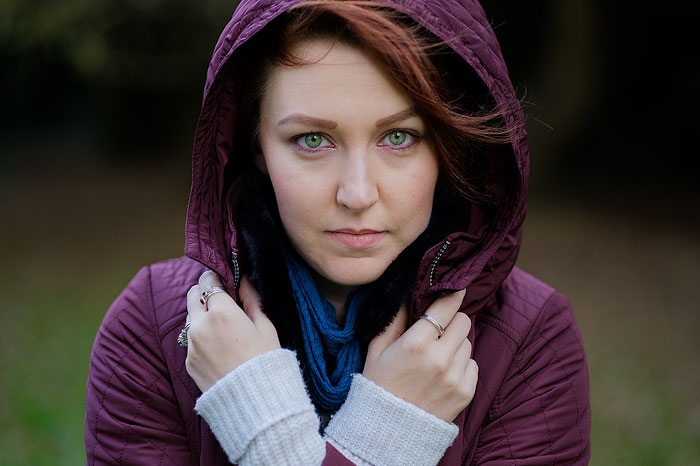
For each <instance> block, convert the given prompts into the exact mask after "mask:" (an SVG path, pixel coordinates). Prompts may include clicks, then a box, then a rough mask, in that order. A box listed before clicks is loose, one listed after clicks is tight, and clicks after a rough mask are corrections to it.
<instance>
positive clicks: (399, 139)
mask: <svg viewBox="0 0 700 466" xmlns="http://www.w3.org/2000/svg"><path fill="white" fill-rule="evenodd" d="M406 139H408V134H406V132H405V131H392V132H391V133H389V134H388V135H387V140H388V141H389V143H390V144H393V145H395V146H398V145H401V144H403V143H405V142H406Z"/></svg>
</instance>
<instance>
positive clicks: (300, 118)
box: [277, 113, 338, 129]
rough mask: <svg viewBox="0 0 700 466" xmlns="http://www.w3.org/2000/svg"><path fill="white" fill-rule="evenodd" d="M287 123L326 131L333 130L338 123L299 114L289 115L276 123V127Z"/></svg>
mask: <svg viewBox="0 0 700 466" xmlns="http://www.w3.org/2000/svg"><path fill="white" fill-rule="evenodd" d="M287 123H304V124H307V125H313V126H319V127H321V128H327V129H335V128H337V127H338V123H336V122H335V121H332V120H324V119H323V118H315V117H311V116H308V115H303V114H301V113H292V114H291V115H288V116H286V117H284V118H282V119H281V120H280V121H279V122H277V126H282V125H286V124H287Z"/></svg>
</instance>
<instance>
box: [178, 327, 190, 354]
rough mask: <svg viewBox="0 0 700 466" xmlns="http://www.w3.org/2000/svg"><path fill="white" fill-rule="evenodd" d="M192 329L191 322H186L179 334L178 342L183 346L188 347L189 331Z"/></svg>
mask: <svg viewBox="0 0 700 466" xmlns="http://www.w3.org/2000/svg"><path fill="white" fill-rule="evenodd" d="M189 329H190V322H187V323H185V326H184V327H183V328H182V330H180V333H179V334H178V336H177V344H178V345H180V346H182V347H183V348H187V343H188V341H187V331H188V330H189Z"/></svg>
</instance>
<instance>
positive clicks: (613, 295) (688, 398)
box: [0, 154, 700, 466]
mask: <svg viewBox="0 0 700 466" xmlns="http://www.w3.org/2000/svg"><path fill="white" fill-rule="evenodd" d="M27 156H28V157H29V159H31V154H27ZM177 160H180V159H179V158H178V159H177ZM77 162H79V163H76V161H75V160H73V161H70V160H69V161H66V160H63V161H60V162H58V163H55V164H53V165H51V164H49V165H45V166H43V167H32V166H25V167H24V171H23V172H20V171H16V172H14V176H12V177H10V176H2V178H1V179H0V194H1V196H0V216H1V218H3V219H5V220H4V224H3V226H2V228H1V229H0V264H2V267H0V298H1V301H0V302H2V307H1V308H0V313H1V316H0V319H1V322H2V337H1V339H2V343H3V355H2V357H0V374H2V375H1V377H2V382H0V425H1V426H2V427H1V430H0V465H3V466H4V465H7V466H10V465H12V466H24V465H27V466H28V465H32V466H41V465H58V466H62V465H75V464H81V463H84V462H85V453H84V451H83V422H84V396H85V379H86V374H87V367H88V361H89V356H90V348H91V345H92V341H93V338H94V335H95V332H96V331H97V328H98V326H99V323H100V321H101V319H102V316H103V314H104V312H105V311H106V309H107V307H108V306H109V304H110V303H111V301H112V300H113V299H114V298H115V297H116V295H117V294H118V293H119V291H120V290H121V289H122V288H123V287H124V286H125V285H126V283H127V282H128V280H129V279H130V278H131V277H132V276H133V274H134V273H135V272H136V271H137V270H138V268H139V267H141V266H142V265H145V264H148V263H151V262H154V261H157V260H160V259H165V258H168V257H172V256H177V255H180V254H181V251H182V238H183V224H184V213H185V208H186V202H187V190H188V184H189V180H188V179H187V176H186V175H184V174H186V173H187V166H186V162H176V163H173V164H172V165H170V166H164V165H165V164H163V163H162V162H161V163H160V164H153V165H152V166H146V167H143V166H142V167H139V168H134V169H126V168H124V167H121V166H112V167H109V166H107V167H105V166H97V165H91V164H90V163H88V162H87V161H86V160H82V159H81V160H78V161H77ZM626 213H627V212H625V209H624V208H622V209H620V208H617V209H615V208H613V209H610V208H603V207H602V206H600V205H598V206H596V205H595V204H591V203H579V202H573V201H564V200H560V201H555V200H553V199H552V198H544V197H541V198H535V199H533V201H532V202H531V208H530V214H529V218H528V221H527V227H526V230H525V236H524V240H525V243H524V247H523V250H522V254H521V259H520V265H521V266H523V267H524V268H526V269H527V270H529V271H530V272H532V273H534V274H535V275H537V276H539V277H541V278H543V279H544V280H546V281H548V282H550V283H551V284H553V285H554V286H556V287H557V288H559V289H560V290H562V291H563V292H564V293H566V294H567V295H568V296H569V297H570V299H571V301H572V303H573V305H574V309H575V312H576V315H577V318H578V320H579V324H580V326H581V330H582V333H583V336H584V341H585V344H586V347H587V353H588V358H589V363H590V372H591V397H592V404H593V433H592V443H593V458H592V461H591V464H592V465H597V466H603V465H619V466H626V465H630V466H631V465H635V466H640V465H641V466H652V465H653V466H655V465H670V466H686V465H690V464H697V461H698V458H700V395H699V394H698V390H697V387H698V386H700V366H699V365H698V361H697V359H698V355H699V354H700V341H699V340H700V339H698V338H697V335H696V334H697V332H698V330H700V313H699V312H698V311H700V288H699V287H698V286H697V279H698V277H699V276H700V245H698V241H697V239H698V237H699V236H698V235H697V231H694V230H693V229H692V228H691V229H688V228H684V227H681V226H678V225H669V224H665V223H664V222H654V221H647V220H645V219H644V218H639V217H637V216H632V215H625V214H626Z"/></svg>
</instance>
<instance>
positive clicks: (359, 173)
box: [336, 152, 379, 212]
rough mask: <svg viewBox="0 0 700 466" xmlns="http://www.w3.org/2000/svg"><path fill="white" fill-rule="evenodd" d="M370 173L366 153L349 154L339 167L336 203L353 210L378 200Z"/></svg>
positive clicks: (365, 206)
mask: <svg viewBox="0 0 700 466" xmlns="http://www.w3.org/2000/svg"><path fill="white" fill-rule="evenodd" d="M372 175H373V174H372V168H371V167H370V162H369V158H368V156H367V154H364V153H357V152H356V153H353V154H349V155H348V156H347V158H346V163H345V164H343V167H342V168H341V173H340V181H339V183H338V192H337V194H336V201H337V202H338V204H340V205H343V206H345V207H347V208H348V209H350V210H352V211H353V212H360V211H363V210H365V209H368V208H369V207H371V206H373V205H374V204H375V203H376V202H377V201H378V200H379V191H378V189H377V185H376V182H375V180H374V177H373V176H372Z"/></svg>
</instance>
